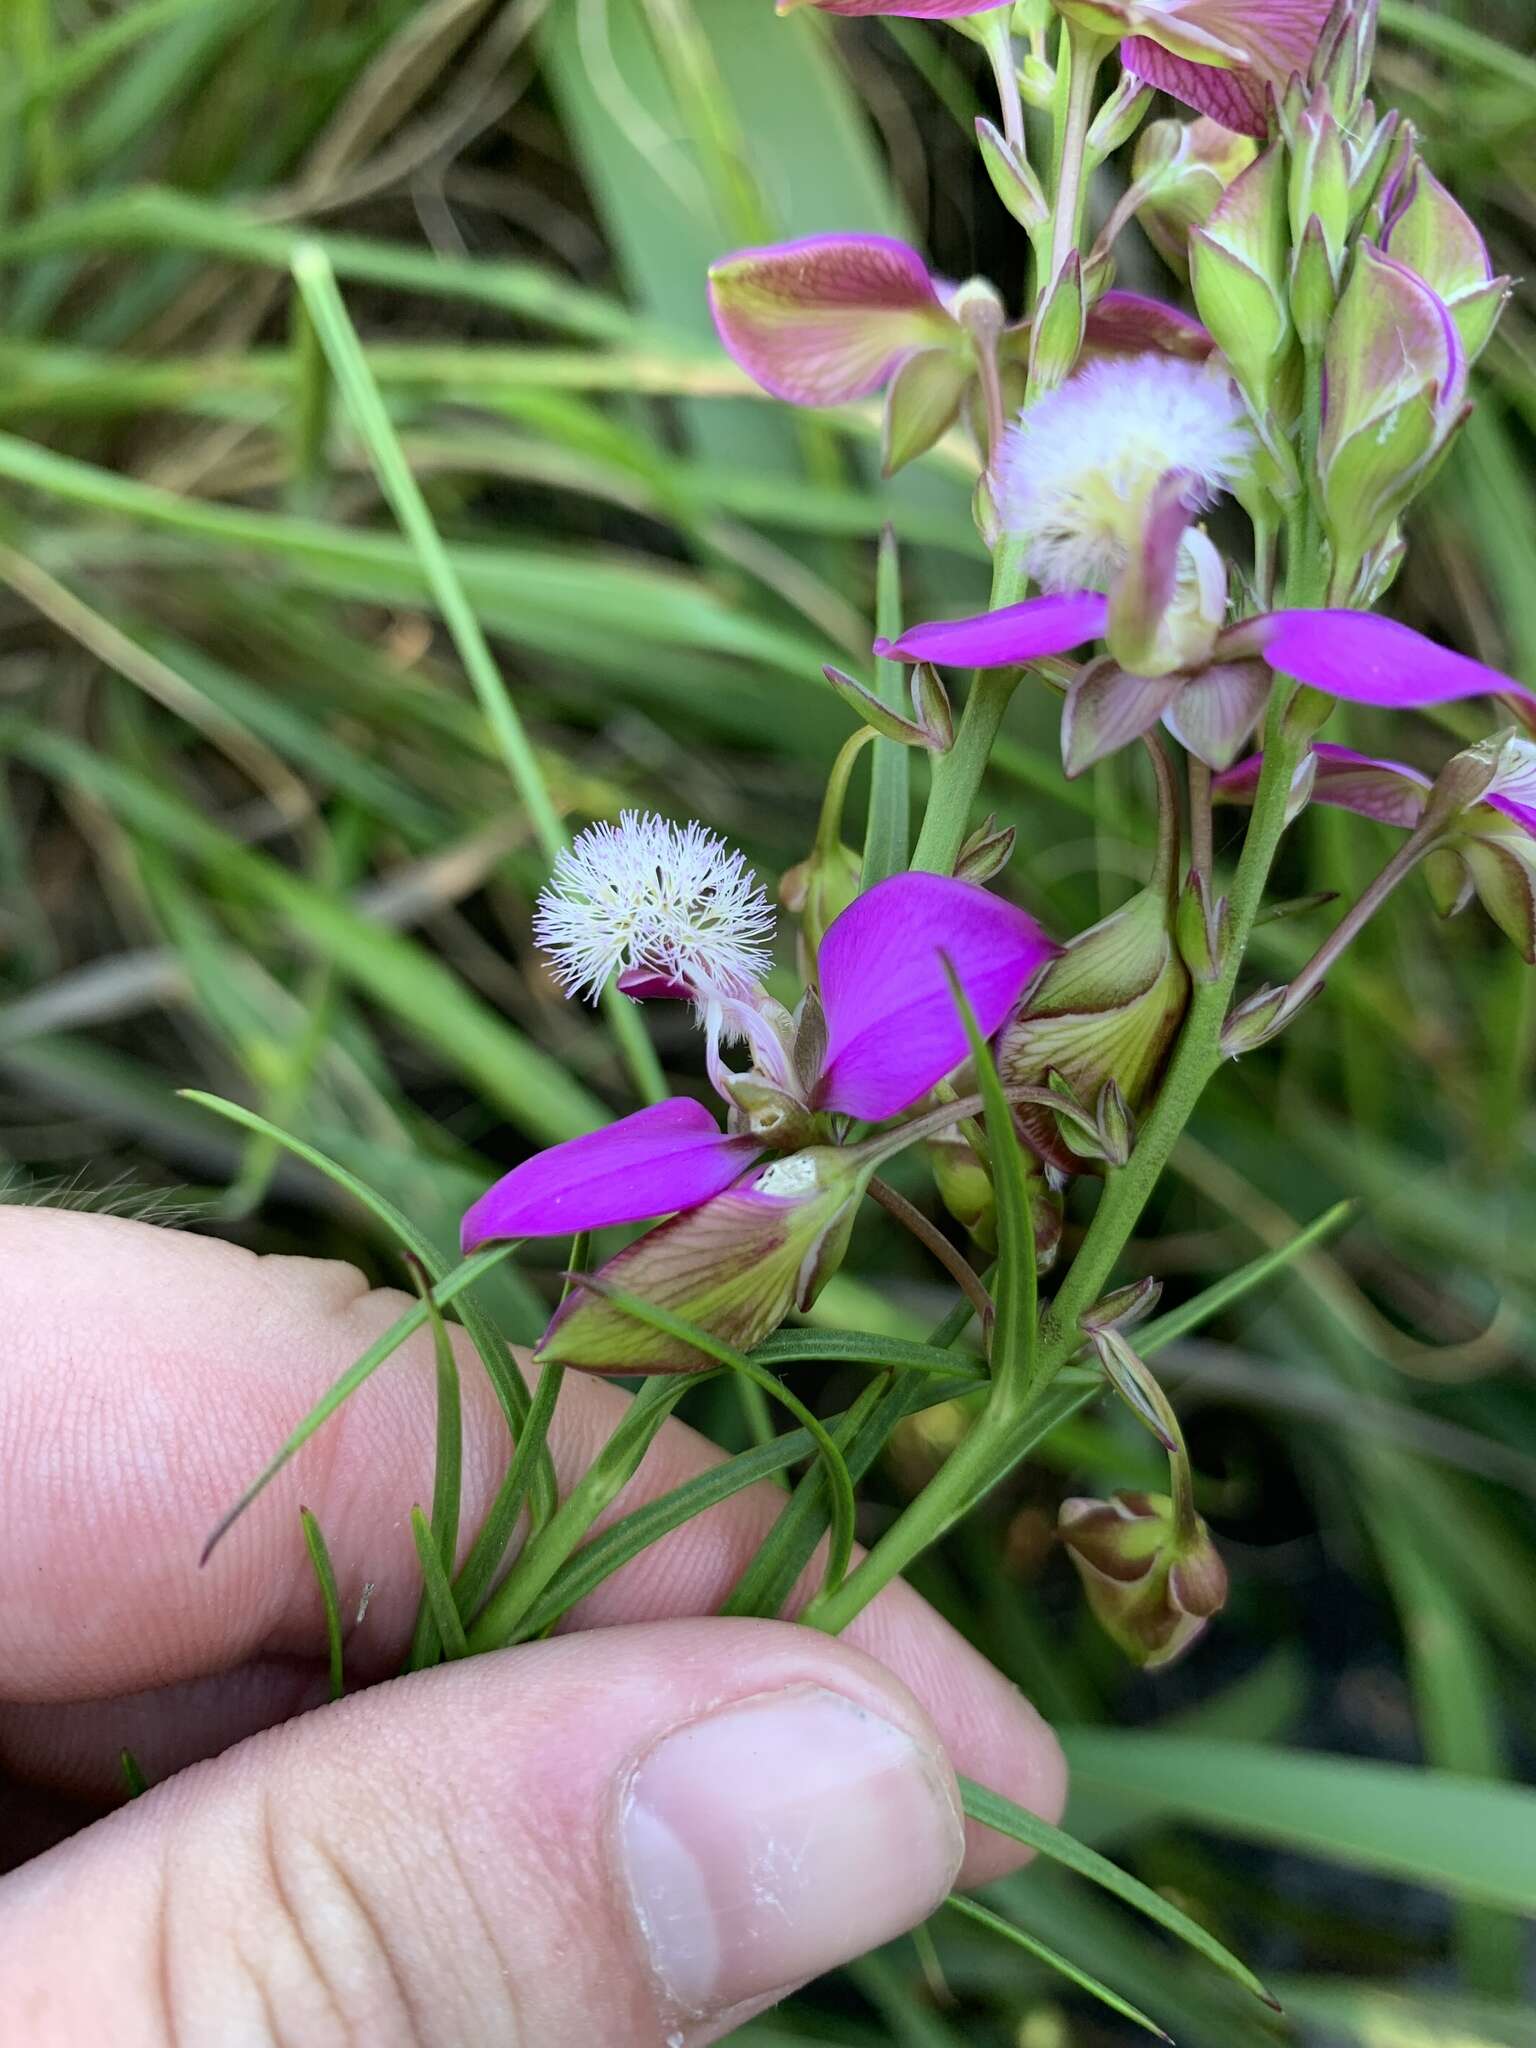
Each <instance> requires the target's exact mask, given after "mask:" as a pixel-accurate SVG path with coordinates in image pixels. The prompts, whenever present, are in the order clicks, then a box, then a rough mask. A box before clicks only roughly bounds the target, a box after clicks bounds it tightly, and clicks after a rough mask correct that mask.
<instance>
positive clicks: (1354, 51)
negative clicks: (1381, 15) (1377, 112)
mask: <svg viewBox="0 0 1536 2048" xmlns="http://www.w3.org/2000/svg"><path fill="white" fill-rule="evenodd" d="M1377 8H1378V0H1334V7H1333V12H1332V13H1331V14H1330V15H1329V17H1328V19H1327V21H1326V22H1325V23H1324V24H1323V32H1322V34H1321V35H1320V36H1319V37H1318V41H1317V49H1316V51H1315V52H1314V53H1313V58H1312V68H1311V72H1310V74H1309V76H1310V79H1311V82H1312V83H1313V84H1314V85H1320V86H1323V87H1325V88H1326V90H1327V92H1328V96H1329V98H1330V99H1331V100H1332V101H1333V104H1334V106H1335V108H1336V109H1337V110H1338V116H1339V119H1340V121H1341V122H1343V123H1344V125H1345V126H1346V127H1353V126H1354V125H1355V117H1356V115H1357V114H1358V113H1359V111H1360V104H1361V101H1362V100H1363V99H1364V97H1365V88H1366V86H1367V85H1368V84H1369V82H1370V76H1371V65H1372V63H1373V62H1374V61H1375V56H1376V15H1377Z"/></svg>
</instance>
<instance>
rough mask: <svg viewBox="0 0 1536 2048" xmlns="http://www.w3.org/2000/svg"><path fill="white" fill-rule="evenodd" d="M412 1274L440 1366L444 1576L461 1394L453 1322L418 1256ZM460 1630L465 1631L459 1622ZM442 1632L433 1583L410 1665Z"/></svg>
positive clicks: (436, 1476)
mask: <svg viewBox="0 0 1536 2048" xmlns="http://www.w3.org/2000/svg"><path fill="white" fill-rule="evenodd" d="M407 1264H408V1265H409V1267H410V1272H411V1278H412V1279H413V1280H414V1281H415V1283H416V1292H417V1294H418V1295H419V1296H420V1298H421V1301H422V1304H423V1306H424V1307H425V1309H426V1311H427V1320H428V1323H429V1324H430V1326H431V1330H432V1353H433V1357H434V1360H435V1362H436V1366H437V1432H436V1438H435V1449H434V1453H433V1473H432V1523H431V1527H432V1540H433V1542H434V1543H435V1544H436V1545H437V1555H438V1560H439V1562H440V1564H441V1566H442V1570H443V1573H444V1575H445V1576H446V1575H448V1574H451V1573H452V1571H453V1567H454V1561H455V1559H456V1557H457V1555H458V1548H459V1507H460V1496H461V1491H462V1486H463V1471H464V1424H463V1413H462V1408H461V1404H460V1399H459V1368H458V1362H457V1360H456V1359H455V1358H454V1355H453V1345H452V1343H451V1342H450V1340H449V1336H448V1326H447V1324H446V1323H445V1322H444V1321H443V1317H442V1312H441V1310H440V1309H439V1308H438V1306H437V1303H436V1302H435V1301H434V1300H433V1299H432V1283H431V1279H430V1277H429V1275H428V1273H427V1269H426V1267H425V1266H423V1265H422V1263H421V1261H420V1260H419V1259H409V1260H408V1261H407ZM459 1633H460V1634H461V1635H462V1634H463V1628H462V1626H461V1627H460V1631H459ZM442 1640H443V1638H442V1632H441V1630H440V1629H439V1628H438V1626H437V1620H436V1614H435V1609H434V1607H433V1605H432V1594H431V1588H430V1586H429V1587H427V1588H426V1589H424V1591H423V1594H422V1604H421V1607H420V1609H419V1611H418V1613H417V1616H416V1627H415V1630H414V1632H413V1634H412V1637H411V1653H410V1658H409V1661H408V1663H407V1666H406V1669H407V1670H409V1671H420V1670H422V1669H423V1668H424V1667H425V1666H426V1665H428V1664H430V1663H432V1662H433V1661H434V1659H435V1658H436V1656H437V1651H438V1645H439V1642H440V1641H442Z"/></svg>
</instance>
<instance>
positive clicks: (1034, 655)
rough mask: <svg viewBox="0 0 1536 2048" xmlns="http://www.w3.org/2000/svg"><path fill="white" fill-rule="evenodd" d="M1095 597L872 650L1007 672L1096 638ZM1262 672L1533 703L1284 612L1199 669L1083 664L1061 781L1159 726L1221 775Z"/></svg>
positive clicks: (1390, 632)
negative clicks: (1134, 670) (1143, 672)
mask: <svg viewBox="0 0 1536 2048" xmlns="http://www.w3.org/2000/svg"><path fill="white" fill-rule="evenodd" d="M1108 616H1109V607H1108V602H1107V600H1106V599H1105V598H1103V597H1102V596H1100V595H1099V593H1098V592H1097V591H1092V590H1077V591H1064V592H1056V593H1054V594H1053V595H1051V596H1048V597H1037V598H1030V599H1027V600H1026V601H1025V602H1024V603H1023V604H1016V605H1008V606H1005V607H1004V608H1003V609H1002V610H1000V611H995V612H981V613H978V614H977V615H976V616H975V617H973V618H968V619H954V620H950V621H945V622H938V623H934V624H929V625H921V626H912V627H909V628H908V630H907V631H906V632H905V633H903V634H902V635H901V636H900V638H899V639H897V640H892V641H886V640H880V641H877V642H876V643H875V651H876V653H878V654H883V655H888V656H892V657H895V658H899V659H902V660H906V661H929V662H936V663H938V664H940V665H941V666H942V665H945V664H952V665H954V666H957V667H973V668H1008V667H1012V666H1013V665H1015V664H1016V663H1023V662H1029V661H1038V660H1040V659H1041V658H1043V657H1044V656H1046V655H1051V654H1062V653H1065V652H1066V651H1068V650H1069V649H1070V648H1073V647H1077V646H1081V645H1082V644H1083V642H1084V641H1086V640H1090V639H1095V638H1097V637H1098V636H1099V634H1101V633H1102V632H1103V631H1104V627H1105V624H1106V622H1107V620H1108ZM1262 664H1267V665H1268V667H1269V668H1271V669H1274V670H1277V671H1278V672H1279V673H1280V674H1281V675H1287V676H1291V677H1294V678H1295V680H1296V681H1298V682H1302V683H1309V684H1310V685H1311V686H1312V687H1313V688H1314V689H1317V690H1323V691H1326V692H1327V693H1328V694H1329V695H1330V696H1334V697H1342V698H1343V699H1344V700H1345V701H1346V702H1347V703H1351V704H1373V705H1380V706H1386V707H1390V708H1393V709H1397V710H1416V709H1420V708H1422V707H1424V706H1426V705H1430V704H1444V703H1448V702H1450V701H1451V700H1452V699H1454V698H1460V697H1478V696H1498V695H1503V694H1510V695H1514V696H1516V697H1519V698H1522V699H1524V700H1525V701H1526V702H1536V698H1533V696H1532V693H1531V692H1530V691H1529V690H1527V689H1526V687H1525V686H1524V684H1523V683H1517V682H1516V681H1515V680H1514V679H1513V678H1512V677H1510V676H1506V675H1502V674H1501V673H1500V672H1499V671H1498V670H1497V669H1493V668H1485V667H1484V666H1483V664H1482V663H1481V662H1477V661H1472V660H1469V659H1468V657H1467V656H1465V655H1462V654H1455V653H1453V652H1452V651H1451V650H1450V649H1449V648H1446V647H1440V646H1437V645H1436V643H1435V642H1434V641H1433V640H1428V639H1426V638H1425V637H1424V635H1423V634H1422V633H1415V632H1414V631H1413V630H1412V629H1411V628H1410V627H1408V626H1404V625H1400V624H1399V623H1398V622H1397V621H1396V620H1394V619H1384V618H1380V617H1378V616H1377V615H1376V614H1374V613H1371V612H1353V611H1280V612H1268V613H1265V614H1263V615H1262V616H1260V617H1258V618H1253V619H1244V620H1241V621H1239V623H1238V624H1236V625H1235V626H1229V627H1228V628H1227V629H1226V631H1225V632H1224V633H1222V634H1221V635H1220V636H1219V637H1218V639H1217V642H1216V647H1215V651H1214V654H1213V657H1212V660H1211V661H1210V662H1209V663H1208V664H1206V665H1205V666H1204V667H1202V668H1198V669H1190V670H1185V671H1178V672H1175V673H1173V674H1171V675H1164V676H1157V677H1147V676H1135V675H1129V674H1127V673H1125V672H1124V671H1122V670H1120V669H1119V668H1117V667H1115V666H1114V664H1112V663H1104V662H1096V663H1091V664H1090V665H1089V666H1088V667H1087V668H1085V669H1083V670H1082V671H1081V673H1080V674H1079V676H1078V678H1077V680H1076V681H1075V682H1074V684H1073V685H1072V688H1071V690H1070V691H1069V692H1068V698H1067V706H1066V711H1065V714H1064V717H1063V723H1062V733H1063V754H1064V758H1065V760H1066V764H1067V772H1068V773H1069V774H1078V773H1081V771H1082V770H1083V769H1084V768H1086V767H1088V766H1090V765H1091V763H1092V762H1094V761H1096V760H1099V759H1101V758H1102V757H1103V756H1104V755H1105V754H1107V753H1111V752H1113V751H1114V749H1115V748H1116V747H1119V746H1123V745H1124V744H1125V743H1126V742H1127V741H1128V740H1130V739H1134V738H1135V737H1137V735H1138V734H1140V733H1143V732H1146V731H1148V730H1150V728H1151V727H1152V726H1153V725H1155V724H1156V723H1157V721H1158V720H1159V719H1162V720H1163V722H1164V723H1165V724H1166V725H1167V726H1168V727H1169V729H1170V730H1171V731H1172V732H1173V733H1174V736H1175V737H1176V738H1178V739H1179V740H1180V741H1181V743H1182V744H1184V745H1186V746H1188V747H1189V749H1190V751H1191V752H1193V753H1195V754H1197V755H1199V756H1200V758H1201V759H1202V760H1205V761H1206V762H1208V763H1209V764H1210V766H1212V767H1213V768H1217V769H1225V768H1227V767H1228V766H1230V764H1231V763H1232V761H1233V760H1234V759H1235V758H1236V755H1237V753H1238V752H1239V750H1240V748H1241V746H1242V743H1243V741H1244V739H1245V738H1246V737H1247V735H1248V733H1249V732H1251V730H1252V728H1253V725H1254V723H1255V721H1256V720H1257V718H1258V716H1259V713H1260V712H1261V711H1262V709H1263V706H1264V699H1265V696H1266V694H1267V689H1266V685H1265V670H1264V666H1263V665H1262Z"/></svg>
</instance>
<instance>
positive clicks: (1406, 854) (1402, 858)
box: [1274, 821, 1441, 1030]
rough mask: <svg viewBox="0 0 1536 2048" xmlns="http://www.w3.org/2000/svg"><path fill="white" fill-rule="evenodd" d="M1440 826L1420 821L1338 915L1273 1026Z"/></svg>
mask: <svg viewBox="0 0 1536 2048" xmlns="http://www.w3.org/2000/svg"><path fill="white" fill-rule="evenodd" d="M1440 830H1441V827H1440V824H1439V822H1438V821H1437V822H1436V823H1433V824H1430V825H1428V826H1424V825H1421V826H1420V827H1419V829H1418V831H1417V832H1415V833H1414V834H1413V836H1412V837H1411V838H1410V839H1407V840H1405V841H1404V842H1403V844H1402V845H1401V846H1400V847H1399V848H1398V850H1397V852H1396V853H1395V854H1393V856H1392V858H1391V859H1390V860H1389V861H1388V862H1387V864H1386V866H1385V867H1384V868H1383V869H1382V871H1381V873H1380V874H1379V875H1378V876H1377V877H1376V879H1375V881H1373V882H1372V883H1371V885H1370V887H1369V888H1368V889H1365V890H1364V891H1362V893H1361V895H1360V897H1359V898H1358V900H1357V901H1356V902H1355V904H1354V905H1353V906H1352V907H1351V908H1350V909H1349V910H1348V911H1346V912H1345V914H1344V916H1343V917H1341V918H1340V919H1339V922H1338V923H1337V925H1335V927H1334V928H1333V930H1332V931H1331V932H1330V933H1329V934H1328V936H1327V938H1326V939H1324V941H1323V943H1322V944H1321V945H1320V946H1319V947H1318V949H1317V951H1316V952H1315V953H1314V954H1313V955H1312V958H1311V959H1310V960H1309V961H1308V962H1307V964H1306V966H1305V967H1303V968H1301V969H1300V970H1299V972H1298V973H1296V974H1295V975H1294V976H1293V977H1292V979H1291V982H1290V985H1289V987H1288V988H1287V990H1286V995H1285V1001H1284V1002H1283V1003H1282V1005H1281V1006H1280V1008H1279V1010H1278V1011H1276V1013H1275V1025H1274V1028H1275V1029H1277V1030H1278V1028H1279V1027H1280V1025H1281V1023H1282V1022H1284V1021H1286V1020H1287V1019H1289V1018H1290V1017H1292V1016H1294V1015H1295V1013H1296V1011H1297V1010H1299V1009H1300V1008H1301V1006H1302V1004H1303V1003H1304V1002H1305V1001H1306V1000H1307V998H1308V996H1310V995H1311V994H1312V992H1313V990H1314V989H1316V988H1318V987H1319V986H1320V985H1321V983H1322V982H1323V980H1324V979H1325V978H1326V976H1327V974H1328V971H1329V969H1330V968H1331V967H1332V966H1333V963H1334V962H1335V961H1336V960H1337V959H1338V957H1339V955H1340V954H1341V953H1343V952H1344V950H1345V948H1346V947H1348V946H1350V945H1352V944H1353V942H1354V941H1355V939H1356V938H1358V937H1359V935H1360V932H1361V931H1362V930H1363V929H1364V927H1365V926H1366V925H1367V924H1368V923H1369V922H1370V920H1371V919H1372V918H1373V917H1374V916H1375V914H1376V912H1377V911H1378V910H1379V909H1380V908H1381V906H1382V904H1383V903H1385V902H1386V900H1387V898H1388V897H1389V896H1390V895H1391V894H1392V891H1393V890H1394V889H1395V888H1396V887H1397V885H1398V883H1399V882H1401V881H1404V880H1406V878H1407V877H1408V876H1409V875H1410V874H1412V872H1413V870H1414V869H1415V868H1416V867H1417V866H1418V864H1419V862H1420V861H1421V860H1422V859H1423V858H1424V856H1425V854H1426V853H1428V852H1429V851H1430V849H1431V848H1432V847H1433V846H1434V844H1435V841H1436V840H1437V839H1438V838H1439V836H1440Z"/></svg>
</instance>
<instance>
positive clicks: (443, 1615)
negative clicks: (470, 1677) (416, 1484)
mask: <svg viewBox="0 0 1536 2048" xmlns="http://www.w3.org/2000/svg"><path fill="white" fill-rule="evenodd" d="M411 1534H412V1536H413V1537H414V1538H415V1539H416V1555H417V1557H418V1558H419V1559H420V1560H421V1576H422V1581H423V1583H424V1585H425V1587H426V1600H427V1605H428V1607H429V1608H430V1609H431V1610H432V1620H433V1623H434V1625H435V1626H436V1629H437V1633H438V1637H439V1639H440V1640H441V1642H442V1645H443V1654H444V1656H445V1657H447V1658H449V1659H450V1660H451V1659H453V1658H456V1657H467V1656H468V1655H469V1643H468V1641H467V1639H466V1637H465V1634H464V1624H463V1622H462V1621H461V1620H460V1619H459V1610H458V1608H457V1607H456V1606H455V1605H454V1599H453V1587H452V1586H451V1585H450V1584H449V1583H448V1574H447V1572H446V1571H445V1570H444V1568H443V1560H442V1555H441V1553H440V1551H439V1550H438V1547H437V1538H436V1537H435V1536H434V1535H433V1533H432V1525H431V1523H430V1522H429V1521H428V1520H427V1518H426V1516H425V1515H424V1514H423V1513H422V1512H421V1509H420V1508H419V1507H413V1508H412V1509H411Z"/></svg>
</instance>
